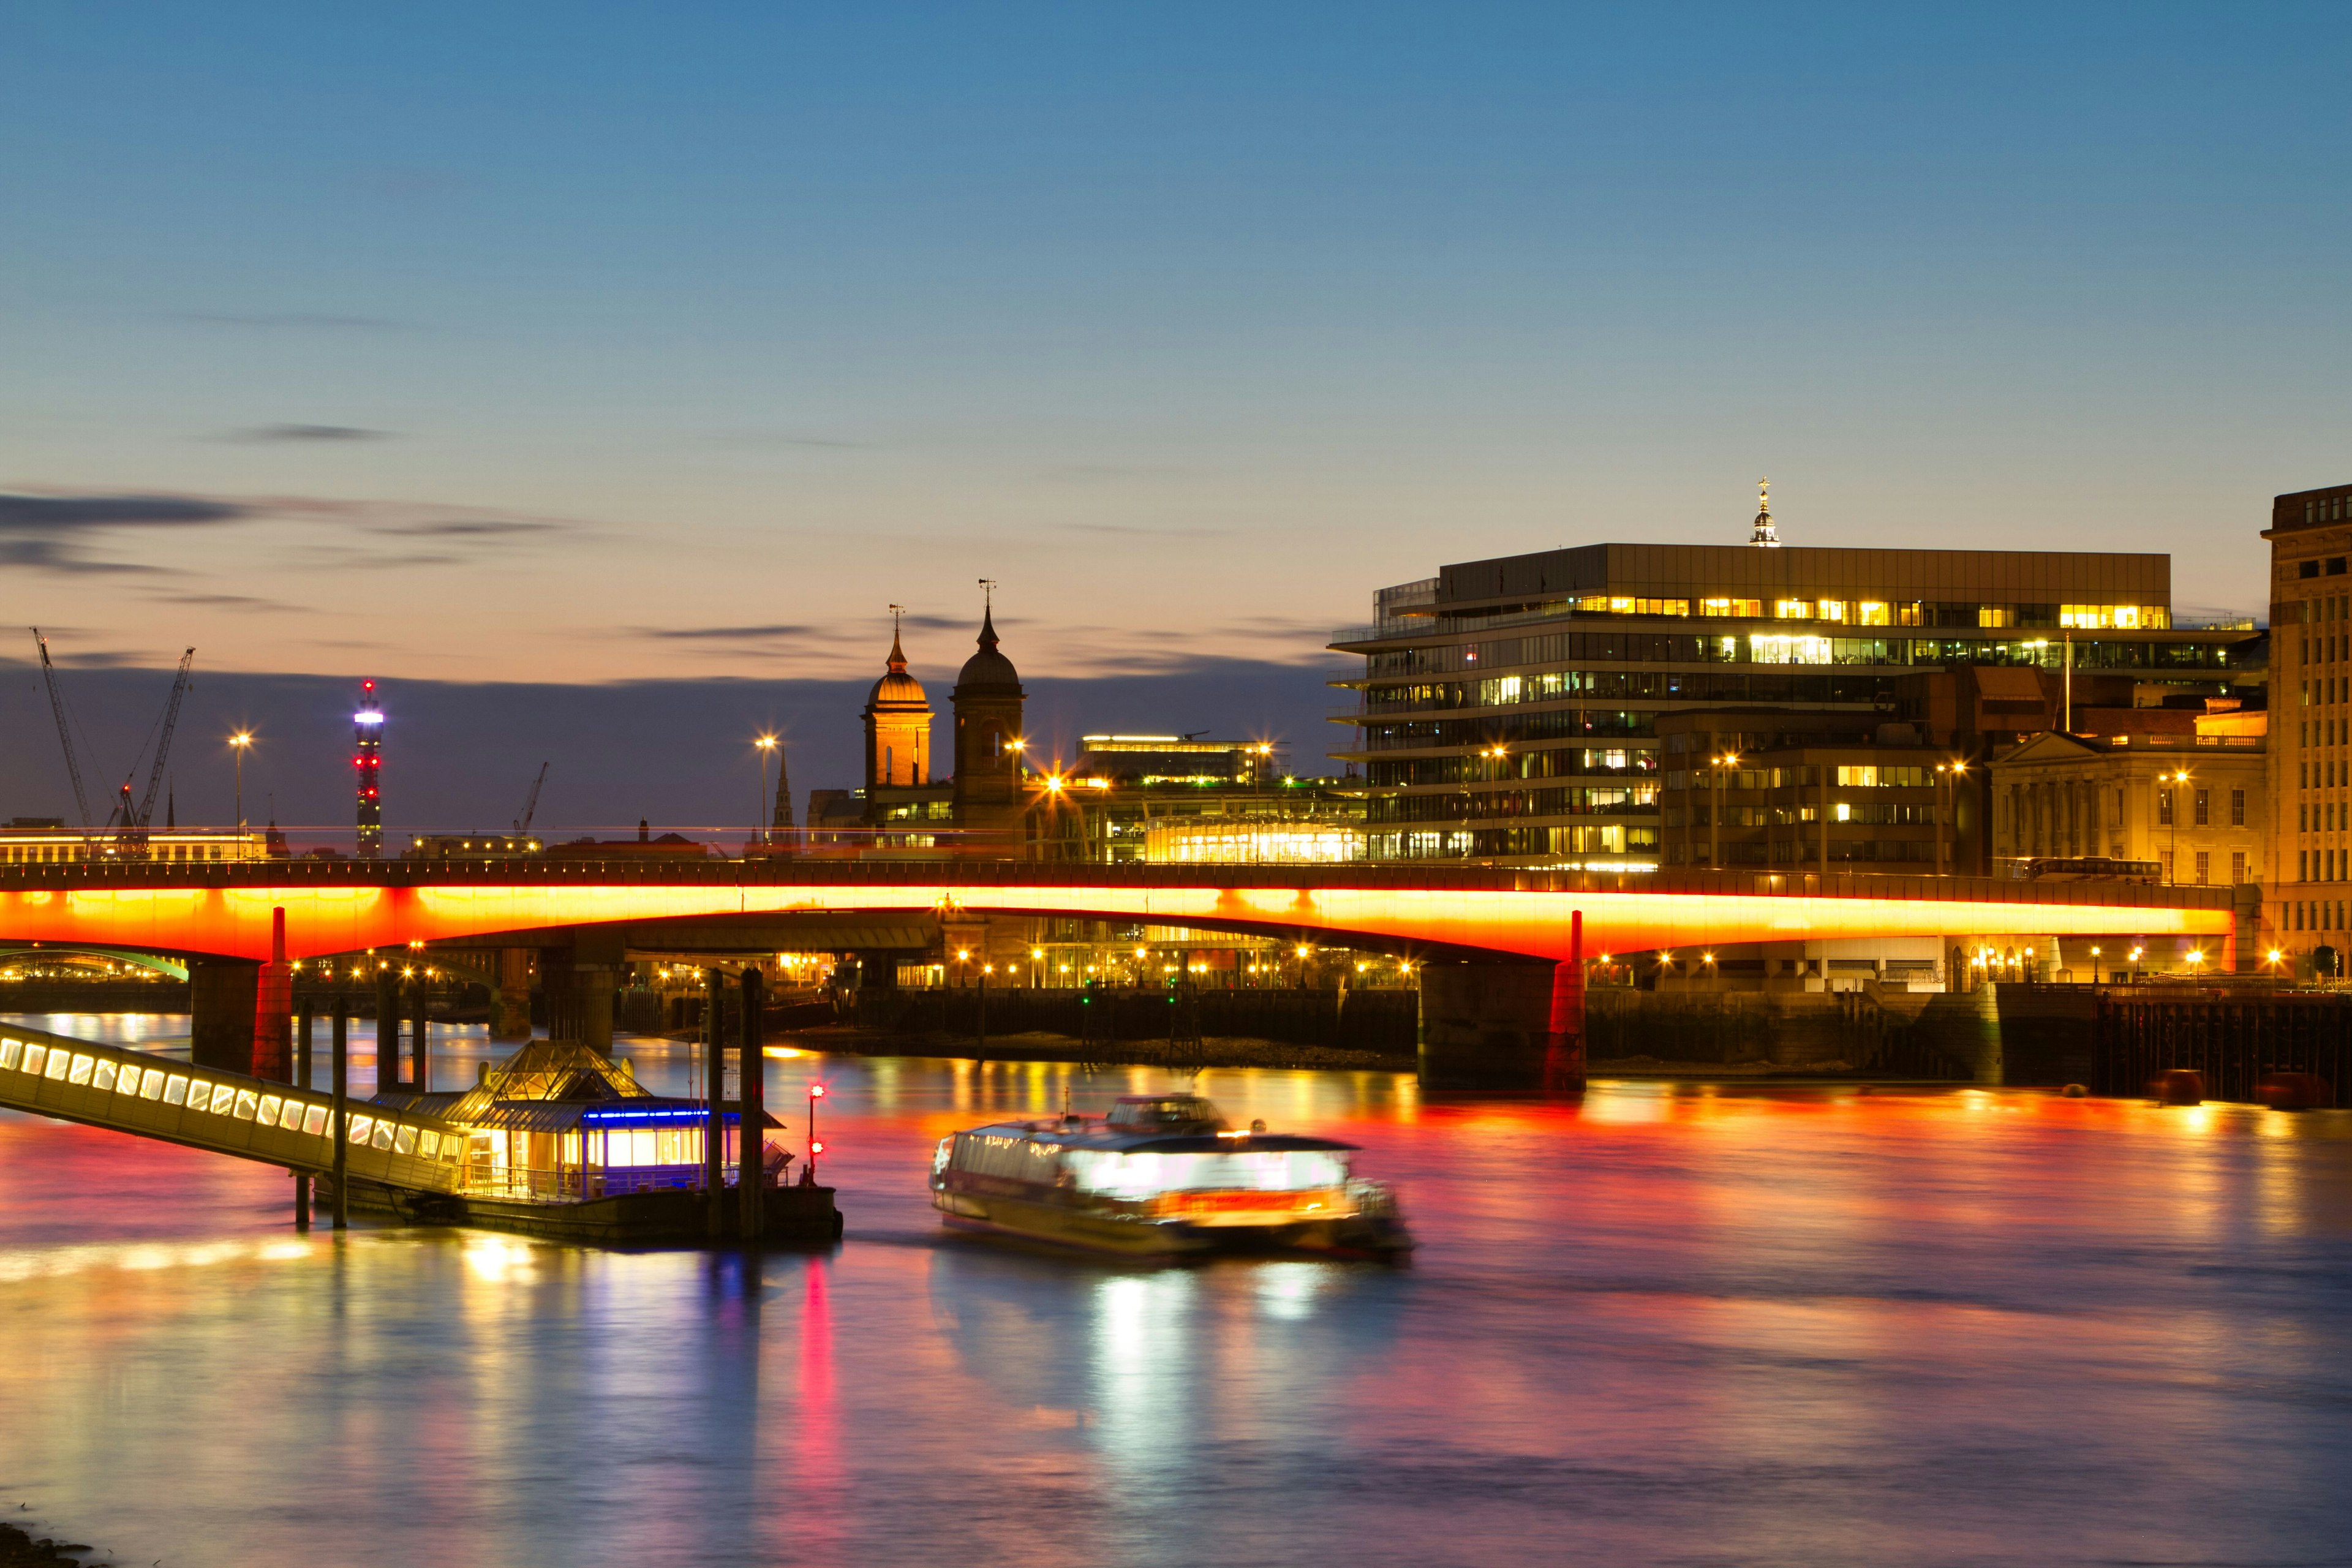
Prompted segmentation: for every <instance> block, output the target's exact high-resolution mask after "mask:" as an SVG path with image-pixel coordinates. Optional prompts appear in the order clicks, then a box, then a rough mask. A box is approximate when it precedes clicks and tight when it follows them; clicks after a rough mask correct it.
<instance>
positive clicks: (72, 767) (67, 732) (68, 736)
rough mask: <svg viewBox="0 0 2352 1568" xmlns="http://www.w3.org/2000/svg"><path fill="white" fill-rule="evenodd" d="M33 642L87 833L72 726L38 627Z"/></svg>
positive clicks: (85, 802) (85, 800) (46, 643)
mask: <svg viewBox="0 0 2352 1568" xmlns="http://www.w3.org/2000/svg"><path fill="white" fill-rule="evenodd" d="M33 640H34V641H35V642H36V643H38V644H39V645H40V648H41V679H43V680H45V681H47V683H48V687H49V711H50V712H52V713H54V714H56V715H57V720H58V744H59V745H60V746H63V747H64V748H65V753H66V774H67V776H68V777H69V778H71V779H72V780H73V792H74V809H76V810H77V811H79V812H80V813H81V826H82V831H83V832H85V833H87V832H89V796H88V795H85V794H83V793H82V787H81V764H80V763H78V762H76V761H74V743H73V726H72V724H70V723H69V722H68V721H67V719H66V698H65V693H64V692H62V691H59V690H58V671H57V667H56V666H55V665H52V664H51V663H50V662H49V639H48V638H47V637H43V636H42V635H41V628H40V627H38V626H35V627H34V628H33Z"/></svg>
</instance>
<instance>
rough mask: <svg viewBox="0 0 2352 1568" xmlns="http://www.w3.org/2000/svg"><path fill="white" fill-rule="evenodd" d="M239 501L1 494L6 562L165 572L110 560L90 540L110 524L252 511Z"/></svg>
mask: <svg viewBox="0 0 2352 1568" xmlns="http://www.w3.org/2000/svg"><path fill="white" fill-rule="evenodd" d="M249 515H250V513H249V512H248V510H247V509H246V508H244V507H243V506H240V505H238V504H237V503H236V502H234V501H226V500H213V499H211V498H208V497H202V496H175V495H31V494H21V493H10V494H0V565H5V566H13V567H16V568H17V569H18V570H19V571H26V572H50V573H56V574H60V575H89V574H113V575H122V576H164V575H168V573H167V572H166V570H165V569H164V568H163V567H159V566H156V565H153V564H152V563H145V562H128V561H107V560H104V559H101V558H100V557H98V556H95V555H92V554H90V553H89V548H88V545H87V543H86V541H88V540H89V538H90V536H92V535H94V534H96V533H98V532H100V531H105V530H111V529H124V528H162V529H172V528H204V527H211V526H216V525H218V524H222V523H229V522H237V521H243V520H244V519H245V518H247V516H249Z"/></svg>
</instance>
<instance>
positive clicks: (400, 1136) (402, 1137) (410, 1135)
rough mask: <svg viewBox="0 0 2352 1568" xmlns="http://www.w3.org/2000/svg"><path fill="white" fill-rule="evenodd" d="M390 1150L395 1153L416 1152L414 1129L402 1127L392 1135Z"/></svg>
mask: <svg viewBox="0 0 2352 1568" xmlns="http://www.w3.org/2000/svg"><path fill="white" fill-rule="evenodd" d="M392 1152H394V1153H395V1154H414V1153H415V1152H416V1129H415V1128H414V1127H403V1128H401V1129H400V1130H399V1131H397V1132H394V1134H393V1136H392Z"/></svg>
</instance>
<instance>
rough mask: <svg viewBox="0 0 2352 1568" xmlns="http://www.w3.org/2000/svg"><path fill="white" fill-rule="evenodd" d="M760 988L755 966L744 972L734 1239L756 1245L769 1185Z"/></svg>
mask: <svg viewBox="0 0 2352 1568" xmlns="http://www.w3.org/2000/svg"><path fill="white" fill-rule="evenodd" d="M763 984H764V982H763V980H762V977H761V973H760V969H759V966H758V965H757V964H752V965H751V966H749V967H747V968H746V969H745V970H744V971H743V1064H742V1067H741V1068H740V1070H739V1071H738V1073H737V1074H736V1081H737V1084H738V1088H737V1089H736V1093H735V1104H736V1119H735V1199H736V1209H735V1238H736V1239H737V1240H738V1241H740V1242H741V1243H742V1244H743V1245H744V1246H746V1247H751V1246H753V1245H754V1244H756V1243H757V1242H758V1241H759V1239H760V1237H761V1234H762V1232H763V1230H764V1229H765V1226H763V1225H762V1223H761V1221H762V1219H763V1217H764V1216H763V1215H762V1214H761V1205H762V1204H763V1203H764V1202H765V1201H766V1194H765V1193H764V1192H763V1190H762V1188H763V1186H764V1184H765V1183H766V1180H767V1174H768V1173H767V1170H766V1154H767V1139H766V1137H765V1131H766V1122H767V1119H768V1118H767V1100H768V1086H767V1084H766V1082H765V1081H764V1080H765V1079H766V1078H767V1066H768V1061H767V1058H766V1057H765V1056H763V1055H762V1054H761V1037H760V994H761V988H762V985H763Z"/></svg>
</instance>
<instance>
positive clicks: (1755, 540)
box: [1748, 479, 1780, 550]
mask: <svg viewBox="0 0 2352 1568" xmlns="http://www.w3.org/2000/svg"><path fill="white" fill-rule="evenodd" d="M1748 543H1750V544H1758V545H1762V546H1763V547H1765V548H1766V549H1768V550H1778V549H1779V548H1780V535H1779V534H1777V533H1775V532H1773V531H1772V481H1771V480H1770V479H1759V480H1757V481H1756V531H1755V532H1753V533H1751V534H1749V535H1748Z"/></svg>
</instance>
